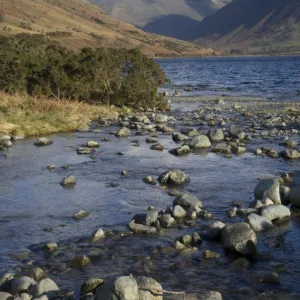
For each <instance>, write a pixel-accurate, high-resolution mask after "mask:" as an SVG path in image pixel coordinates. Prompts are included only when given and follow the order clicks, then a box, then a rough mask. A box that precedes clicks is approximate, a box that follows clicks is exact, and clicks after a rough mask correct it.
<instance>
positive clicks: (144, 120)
mask: <svg viewBox="0 0 300 300" xmlns="http://www.w3.org/2000/svg"><path fill="white" fill-rule="evenodd" d="M132 122H139V123H144V124H147V125H149V124H151V121H150V119H149V118H148V117H147V116H146V115H135V116H133V117H132Z"/></svg>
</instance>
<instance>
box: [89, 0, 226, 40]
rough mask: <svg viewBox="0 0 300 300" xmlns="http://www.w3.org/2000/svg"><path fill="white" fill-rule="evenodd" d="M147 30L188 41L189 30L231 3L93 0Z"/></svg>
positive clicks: (213, 0)
mask: <svg viewBox="0 0 300 300" xmlns="http://www.w3.org/2000/svg"><path fill="white" fill-rule="evenodd" d="M89 1H91V2H93V3H95V4H97V5H99V6H100V7H101V8H103V10H104V11H105V12H107V13H108V14H109V15H110V16H113V17H114V18H116V19H118V20H122V21H125V22H128V23H131V24H134V25H136V26H138V27H140V28H143V29H144V30H145V31H148V32H152V33H157V34H162V35H166V36H170V37H174V38H181V39H185V40H187V39H188V36H187V34H186V33H187V32H188V31H189V29H190V28H191V27H192V26H194V25H196V24H198V22H199V21H201V20H202V19H203V18H204V17H206V16H208V15H211V14H213V13H214V12H215V11H217V10H218V9H220V8H221V7H223V6H224V5H226V4H228V3H229V2H230V1H231V0H89Z"/></svg>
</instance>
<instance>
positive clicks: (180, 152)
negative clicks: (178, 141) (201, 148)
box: [170, 145, 191, 156]
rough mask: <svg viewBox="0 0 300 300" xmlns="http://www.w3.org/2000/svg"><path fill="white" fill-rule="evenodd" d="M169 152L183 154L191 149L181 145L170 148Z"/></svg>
mask: <svg viewBox="0 0 300 300" xmlns="http://www.w3.org/2000/svg"><path fill="white" fill-rule="evenodd" d="M170 153H171V154H174V155H176V156H183V155H188V154H190V153H191V149H190V147H189V146H188V145H183V146H180V147H178V148H175V149H172V150H170Z"/></svg>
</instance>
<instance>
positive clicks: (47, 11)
mask: <svg viewBox="0 0 300 300" xmlns="http://www.w3.org/2000/svg"><path fill="white" fill-rule="evenodd" d="M0 10H2V11H3V12H4V18H3V20H2V21H1V19H2V18H0V34H2V35H16V34H19V33H24V32H25V33H29V34H45V35H48V36H49V37H51V38H55V39H57V40H59V41H60V42H61V43H62V44H63V45H65V46H66V47H68V48H70V49H73V50H76V49H77V50H78V49H80V48H82V47H114V48H121V47H123V48H139V49H141V51H142V52H143V53H145V54H147V55H151V56H179V55H211V54H212V53H213V51H212V50H211V49H203V48H201V47H199V46H196V45H194V44H190V43H187V42H183V41H178V40H175V39H171V38H165V37H162V36H158V35H152V34H149V33H145V32H144V31H142V30H140V29H137V28H136V27H134V26H133V25H130V24H126V23H123V22H120V21H116V20H114V19H113V18H111V17H109V16H108V15H106V14H105V13H104V12H103V11H102V10H101V9H100V8H99V7H97V6H95V5H92V4H90V3H89V2H87V1H83V0H82V1H80V0H1V1H0Z"/></svg>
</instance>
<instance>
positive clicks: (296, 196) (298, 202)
mask: <svg viewBox="0 0 300 300" xmlns="http://www.w3.org/2000/svg"><path fill="white" fill-rule="evenodd" d="M289 200H290V201H291V204H292V206H295V207H299V208H300V185H296V186H292V187H291V190H290V195H289Z"/></svg>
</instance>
